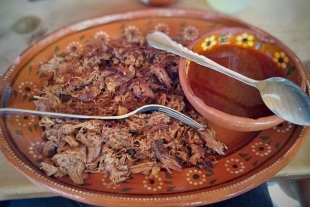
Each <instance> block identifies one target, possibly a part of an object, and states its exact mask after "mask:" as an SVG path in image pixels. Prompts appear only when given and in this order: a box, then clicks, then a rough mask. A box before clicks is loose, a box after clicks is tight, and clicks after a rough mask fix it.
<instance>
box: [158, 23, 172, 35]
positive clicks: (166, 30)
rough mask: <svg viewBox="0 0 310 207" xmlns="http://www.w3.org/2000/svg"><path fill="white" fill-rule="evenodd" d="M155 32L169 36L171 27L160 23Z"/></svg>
mask: <svg viewBox="0 0 310 207" xmlns="http://www.w3.org/2000/svg"><path fill="white" fill-rule="evenodd" d="M155 30H156V31H159V32H163V33H165V34H169V30H170V28H169V26H168V25H167V24H165V23H158V24H157V25H156V26H155Z"/></svg>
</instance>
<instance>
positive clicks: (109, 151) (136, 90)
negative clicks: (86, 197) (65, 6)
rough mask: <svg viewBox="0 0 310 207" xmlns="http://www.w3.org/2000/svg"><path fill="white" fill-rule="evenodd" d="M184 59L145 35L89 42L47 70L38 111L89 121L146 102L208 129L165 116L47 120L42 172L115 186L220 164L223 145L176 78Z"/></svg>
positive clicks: (44, 67) (56, 59) (47, 65)
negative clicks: (96, 177) (140, 176)
mask: <svg viewBox="0 0 310 207" xmlns="http://www.w3.org/2000/svg"><path fill="white" fill-rule="evenodd" d="M178 62H179V57H177V56H174V55H172V54H169V53H166V52H164V51H159V50H157V49H154V48H151V47H150V46H148V45H147V43H146V42H145V41H144V38H143V37H139V38H130V40H128V39H127V40H115V41H110V42H104V41H102V40H95V39H94V40H91V41H89V42H88V43H87V44H85V46H84V47H83V52H81V51H80V52H79V53H78V52H77V51H72V52H69V53H62V54H59V55H55V56H54V57H53V58H52V59H50V60H49V61H48V62H47V63H43V64H42V65H41V66H40V69H41V70H50V71H53V72H54V74H53V76H52V78H51V79H50V80H49V81H48V82H47V83H46V84H45V87H44V89H43V91H42V94H41V95H40V96H38V97H36V98H37V101H36V102H35V103H36V106H37V110H41V111H56V112H64V113H72V114H83V115H109V116H111V115H122V114H126V113H128V112H130V111H133V110H135V109H137V108H138V107H140V106H143V105H146V104H161V105H165V106H168V107H171V108H173V109H176V110H178V111H180V112H182V113H185V114H187V115H189V116H191V117H192V118H194V119H195V120H196V121H198V122H200V123H201V124H202V125H203V126H206V127H205V128H201V129H198V130H195V129H193V128H191V127H189V126H187V125H185V124H183V123H182V122H180V121H178V120H175V119H173V118H170V117H169V116H167V115H166V114H164V113H161V112H153V113H150V114H137V115H133V116H131V117H129V118H128V119H124V120H112V121H101V120H88V121H85V120H84V121H81V120H72V119H59V118H50V117H43V118H42V119H41V120H40V125H41V126H42V127H43V129H44V132H43V137H44V139H46V140H47V141H46V143H45V145H44V147H43V150H42V154H43V155H44V157H45V158H46V159H45V160H44V161H43V162H42V163H41V167H42V169H43V170H44V172H45V173H46V174H47V175H48V176H54V177H62V176H65V175H69V176H70V178H71V180H72V181H73V182H74V183H76V184H83V183H84V181H85V179H87V177H88V176H89V173H106V174H108V176H109V178H110V180H111V183H115V184H116V183H119V182H122V181H124V180H126V179H127V178H128V177H129V176H130V174H131V173H144V174H145V175H149V176H155V175H156V174H157V173H158V172H159V171H160V170H161V169H165V170H167V171H168V172H170V173H172V171H181V170H182V167H183V166H189V165H190V166H197V167H203V166H205V165H211V166H213V165H214V164H215V161H214V159H212V157H213V156H212V154H211V153H217V154H220V155H224V150H225V149H226V147H225V145H224V144H222V143H220V142H219V141H217V140H216V138H215V137H216V136H215V132H214V131H213V130H212V129H210V128H208V127H207V123H206V121H205V120H204V118H203V117H202V116H200V115H199V114H198V113H197V112H196V111H195V110H194V109H193V108H192V107H191V105H190V104H189V103H188V102H187V100H186V98H185V96H184V94H183V91H182V89H181V86H180V84H179V79H178Z"/></svg>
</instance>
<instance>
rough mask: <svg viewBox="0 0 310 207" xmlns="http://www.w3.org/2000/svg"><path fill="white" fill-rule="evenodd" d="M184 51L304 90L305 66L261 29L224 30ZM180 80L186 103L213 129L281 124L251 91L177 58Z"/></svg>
mask: <svg viewBox="0 0 310 207" xmlns="http://www.w3.org/2000/svg"><path fill="white" fill-rule="evenodd" d="M188 48H190V49H191V50H193V51H194V52H196V53H198V54H202V55H204V56H206V57H208V58H209V59H212V60H213V61H215V62H218V63H219V64H222V65H224V66H226V67H227V68H230V69H231V70H234V71H236V72H239V73H241V74H243V75H245V76H247V77H250V78H252V79H256V80H263V79H267V78H269V77H275V76H280V77H286V78H288V79H290V80H291V81H293V82H295V83H296V84H297V85H299V86H300V87H301V88H302V89H305V87H306V78H305V75H304V72H303V70H302V68H303V65H302V64H301V63H300V61H299V59H298V58H297V57H296V55H295V54H294V53H293V52H292V51H291V50H290V49H289V48H288V47H286V46H285V45H284V44H283V43H281V42H280V41H279V40H277V39H276V38H274V37H272V36H271V35H268V34H266V33H264V32H261V31H253V30H249V29H245V28H224V29H220V30H217V31H212V32H208V33H206V34H204V35H202V36H201V37H200V38H198V39H197V40H195V41H193V42H192V43H190V44H189V45H188ZM179 76H180V82H181V85H182V88H183V90H184V93H185V95H186V97H187V98H188V100H189V102H190V103H191V104H192V105H193V106H194V107H195V109H196V110H197V111H198V112H199V113H200V114H202V115H203V116H204V117H205V118H207V119H208V120H209V121H210V122H212V123H214V124H215V125H219V126H221V127H224V128H228V129H231V130H236V131H259V130H264V129H268V128H271V127H274V126H276V125H278V124H280V123H282V122H283V119H281V118H280V117H278V116H276V115H274V114H273V113H272V112H271V111H270V110H269V109H268V108H267V107H266V106H265V104H264V103H263V100H262V98H261V97H260V94H259V91H258V90H257V89H256V88H254V87H251V86H248V85H246V84H244V83H241V82H240V81H237V80H234V79H232V78H230V77H228V76H226V75H223V74H221V73H219V72H216V71H214V70H212V69H209V68H206V67H203V66H200V65H198V64H196V63H194V62H191V61H190V60H187V59H185V58H181V60H180V70H179Z"/></svg>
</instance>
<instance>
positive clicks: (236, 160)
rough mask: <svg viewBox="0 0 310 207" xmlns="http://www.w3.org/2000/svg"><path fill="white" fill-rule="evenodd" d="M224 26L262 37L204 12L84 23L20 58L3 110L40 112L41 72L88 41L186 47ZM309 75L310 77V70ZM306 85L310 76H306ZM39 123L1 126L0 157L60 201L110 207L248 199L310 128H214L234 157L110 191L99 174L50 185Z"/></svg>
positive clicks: (13, 120) (147, 13) (158, 12)
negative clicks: (163, 40)
mask: <svg viewBox="0 0 310 207" xmlns="http://www.w3.org/2000/svg"><path fill="white" fill-rule="evenodd" d="M223 27H244V28H248V29H252V30H259V29H257V28H255V27H253V26H251V25H248V24H246V23H243V22H241V21H239V20H235V19H232V18H230V17H227V16H225V15H222V14H218V13H213V12H206V11H200V10H182V9H176V10H172V9H150V10H143V11H133V12H127V13H121V14H115V15H109V16H103V17H98V18H94V19H89V20H85V21H83V22H80V23H76V24H73V25H70V26H67V27H65V28H62V29H60V30H58V31H56V32H54V33H53V34H51V35H49V36H47V37H45V38H44V39H42V40H41V41H39V42H38V43H37V44H35V45H33V46H32V47H30V48H29V49H27V50H26V51H25V52H24V53H22V54H21V55H20V56H19V57H17V58H16V60H15V62H14V63H13V64H12V66H11V67H10V68H9V69H8V70H7V71H6V72H5V74H4V75H3V76H2V80H1V82H0V83H1V86H0V87H1V106H2V107H15V108H26V109H34V108H35V106H34V103H33V98H32V96H33V95H38V93H39V91H40V90H41V89H42V86H43V82H44V81H46V80H48V79H49V78H50V77H51V74H52V73H51V72H50V71H38V65H39V64H40V63H41V62H42V61H46V60H47V59H49V58H50V57H52V56H53V54H54V53H61V52H64V51H68V50H75V51H78V50H81V49H82V47H81V46H82V45H83V44H84V43H85V42H86V41H88V40H89V39H90V38H93V37H95V38H105V39H107V40H109V39H114V38H126V35H127V34H128V33H131V34H138V33H142V34H146V33H147V32H148V31H153V30H159V31H163V32H165V33H167V34H168V35H170V36H171V37H172V38H173V39H174V40H176V41H178V42H180V43H182V44H185V45H186V44H188V43H189V42H190V41H193V40H195V39H196V38H198V36H199V35H200V34H203V33H206V32H208V31H212V30H215V29H220V28H223ZM304 72H305V73H306V71H304ZM307 79H309V77H308V76H307ZM38 121H39V117H36V116H28V115H27V116H25V115H22V114H19V115H16V114H15V115H5V116H2V117H1V119H0V126H1V131H0V135H1V136H0V150H1V151H2V152H3V154H4V155H5V157H6V158H7V159H8V161H9V162H10V163H11V164H12V165H13V166H15V167H16V169H17V170H19V171H20V172H21V173H23V174H24V175H25V176H26V177H27V178H28V179H29V180H31V181H32V182H34V183H35V184H37V185H39V186H42V187H44V188H47V189H49V190H51V191H52V192H54V193H56V194H59V195H61V196H64V197H67V198H71V199H75V200H78V201H81V202H85V203H89V204H95V205H104V206H146V205H148V206H171V205H175V204H176V203H177V204H178V205H202V204H209V203H214V202H218V201H221V200H225V199H228V198H231V197H234V196H236V195H239V194H241V193H244V192H246V191H248V190H250V189H252V188H254V187H256V186H257V185H259V184H261V183H263V182H265V181H267V180H268V179H270V178H271V177H272V176H273V175H275V174H276V173H277V172H278V171H279V170H281V169H282V168H283V167H284V166H285V165H286V164H288V163H289V161H290V160H291V159H292V158H293V157H294V156H295V155H296V153H297V152H298V150H299V149H300V147H301V145H302V144H303V142H304V140H305V138H306V135H307V134H308V133H309V127H301V126H297V125H294V124H291V123H288V122H283V123H282V124H280V125H278V126H276V127H273V128H270V129H267V130H263V131H255V132H234V131H230V130H227V129H224V128H221V127H215V130H216V131H217V134H218V139H219V140H220V141H222V142H224V143H225V144H226V145H227V146H228V147H229V150H228V151H227V155H226V156H224V157H216V159H217V160H218V164H217V165H216V167H214V168H208V167H206V168H203V169H195V168H186V169H184V170H183V171H182V172H180V173H174V174H173V175H170V174H168V173H166V172H164V171H162V172H160V173H159V176H158V177H156V178H154V179H153V180H149V179H148V178H145V177H144V176H143V175H142V174H134V175H132V177H130V179H128V180H127V181H126V182H123V183H121V184H119V185H116V186H112V187H111V186H108V185H107V183H108V178H107V177H104V176H103V175H102V174H94V175H92V176H91V177H90V179H88V180H86V183H85V184H84V185H74V184H73V183H72V182H71V181H70V180H69V179H68V178H61V179H56V178H51V177H48V176H46V175H45V174H44V173H43V172H42V171H41V170H40V168H39V163H40V162H41V161H42V157H41V155H40V153H39V152H40V150H41V147H42V145H43V140H42V138H41V133H42V129H41V128H40V127H39V126H38Z"/></svg>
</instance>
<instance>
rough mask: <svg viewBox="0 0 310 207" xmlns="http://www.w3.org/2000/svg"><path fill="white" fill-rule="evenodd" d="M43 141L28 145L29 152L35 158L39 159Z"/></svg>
mask: <svg viewBox="0 0 310 207" xmlns="http://www.w3.org/2000/svg"><path fill="white" fill-rule="evenodd" d="M44 144H45V142H32V143H31V144H30V146H29V147H28V152H29V154H31V155H32V157H33V158H35V159H41V158H42V155H41V151H42V148H43V146H44Z"/></svg>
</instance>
